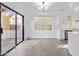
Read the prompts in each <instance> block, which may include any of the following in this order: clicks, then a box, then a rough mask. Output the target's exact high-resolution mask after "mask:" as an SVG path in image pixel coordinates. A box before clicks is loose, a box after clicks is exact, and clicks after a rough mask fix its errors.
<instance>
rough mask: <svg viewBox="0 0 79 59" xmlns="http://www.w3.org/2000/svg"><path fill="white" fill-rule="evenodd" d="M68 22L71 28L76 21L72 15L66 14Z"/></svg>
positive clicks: (74, 25)
mask: <svg viewBox="0 0 79 59" xmlns="http://www.w3.org/2000/svg"><path fill="white" fill-rule="evenodd" d="M68 24H69V26H70V27H72V28H75V27H76V21H75V18H74V17H73V16H68Z"/></svg>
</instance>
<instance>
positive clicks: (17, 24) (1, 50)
mask: <svg viewBox="0 0 79 59" xmlns="http://www.w3.org/2000/svg"><path fill="white" fill-rule="evenodd" d="M23 40H24V16H23V15H22V14H20V13H18V12H16V11H15V10H13V9H11V8H9V7H7V6H6V5H4V4H2V3H0V55H5V54H6V53H8V52H9V51H11V50H12V49H13V48H15V47H16V46H17V45H18V44H19V43H21V42H22V41H23Z"/></svg>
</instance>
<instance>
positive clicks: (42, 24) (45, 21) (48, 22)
mask: <svg viewBox="0 0 79 59" xmlns="http://www.w3.org/2000/svg"><path fill="white" fill-rule="evenodd" d="M34 25H35V26H34V28H35V30H52V17H51V16H37V17H35V24H34Z"/></svg>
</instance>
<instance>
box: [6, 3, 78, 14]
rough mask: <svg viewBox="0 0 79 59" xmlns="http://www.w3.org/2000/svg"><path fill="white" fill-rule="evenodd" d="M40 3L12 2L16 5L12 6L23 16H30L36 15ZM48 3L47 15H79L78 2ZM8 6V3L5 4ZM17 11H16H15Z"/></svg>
mask: <svg viewBox="0 0 79 59" xmlns="http://www.w3.org/2000/svg"><path fill="white" fill-rule="evenodd" d="M40 3H41V2H19V3H17V2H14V4H15V5H16V7H15V6H13V5H12V6H13V7H14V8H15V9H16V8H17V7H18V8H20V11H23V10H24V11H23V13H24V14H26V13H28V14H29V13H30V15H31V14H32V13H33V14H36V13H38V8H39V4H40ZM46 3H48V5H47V6H48V9H47V13H48V14H59V15H60V14H64V13H65V14H76V13H77V14H78V13H79V2H74V3H73V2H46ZM7 4H10V3H7ZM11 4H12V3H11ZM16 10H17V9H16Z"/></svg>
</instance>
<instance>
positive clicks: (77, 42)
mask: <svg viewBox="0 0 79 59" xmlns="http://www.w3.org/2000/svg"><path fill="white" fill-rule="evenodd" d="M68 48H69V52H70V53H71V55H72V56H79V32H78V31H74V32H68Z"/></svg>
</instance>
